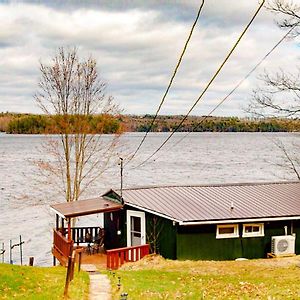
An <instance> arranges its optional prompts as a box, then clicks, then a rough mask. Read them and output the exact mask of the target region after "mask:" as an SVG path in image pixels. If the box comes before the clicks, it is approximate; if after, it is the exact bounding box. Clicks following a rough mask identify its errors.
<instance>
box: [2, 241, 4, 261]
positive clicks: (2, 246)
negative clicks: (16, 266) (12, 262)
mask: <svg viewBox="0 0 300 300" xmlns="http://www.w3.org/2000/svg"><path fill="white" fill-rule="evenodd" d="M4 253H5V249H4V243H2V263H4Z"/></svg>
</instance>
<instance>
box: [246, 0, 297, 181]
mask: <svg viewBox="0 0 300 300" xmlns="http://www.w3.org/2000/svg"><path fill="white" fill-rule="evenodd" d="M266 8H267V9H268V10H270V11H271V12H273V13H274V14H276V16H277V17H278V19H277V25H278V26H279V27H280V28H282V29H289V30H290V33H289V37H290V38H295V37H297V36H299V35H300V31H299V29H300V6H299V5H298V4H295V3H294V2H293V1H285V0H270V1H268V3H267V5H266ZM260 79H261V80H262V84H261V86H260V87H258V88H257V89H256V90H255V91H254V92H253V97H252V101H251V103H250V105H249V107H248V111H249V112H251V113H252V114H254V115H256V116H260V117H274V116H276V117H292V118H299V116H300V80H299V79H300V69H299V68H298V70H297V72H296V73H289V72H286V71H283V70H279V71H278V72H276V73H273V74H272V73H270V72H267V71H265V73H264V74H262V75H261V76H260ZM274 143H275V145H276V146H277V147H278V148H279V149H280V150H281V151H282V153H283V158H284V161H285V163H284V167H288V168H289V169H290V170H292V172H293V173H294V174H295V175H296V176H297V179H298V180H300V176H299V172H300V164H299V163H300V161H299V157H298V156H297V153H298V151H297V150H298V149H299V145H296V144H294V147H293V148H294V149H296V150H295V151H293V150H290V149H287V147H286V146H285V145H284V144H283V143H282V142H281V141H275V142H274Z"/></svg>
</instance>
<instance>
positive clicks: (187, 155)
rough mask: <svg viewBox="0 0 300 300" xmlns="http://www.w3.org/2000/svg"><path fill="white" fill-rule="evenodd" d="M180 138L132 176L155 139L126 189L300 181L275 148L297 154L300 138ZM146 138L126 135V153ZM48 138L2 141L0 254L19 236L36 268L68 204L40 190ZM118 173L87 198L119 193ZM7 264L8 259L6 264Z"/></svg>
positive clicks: (152, 137)
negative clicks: (57, 210) (55, 207)
mask: <svg viewBox="0 0 300 300" xmlns="http://www.w3.org/2000/svg"><path fill="white" fill-rule="evenodd" d="M182 135H184V133H178V134H177V135H175V136H174V138H173V139H172V140H171V141H170V143H169V144H167V145H166V146H165V148H163V149H162V151H161V152H159V153H158V155H157V156H155V157H154V160H153V159H152V160H151V161H149V163H147V164H145V165H144V166H142V167H140V168H134V166H137V165H138V164H139V163H141V162H142V161H144V160H145V159H146V158H147V157H148V156H149V155H151V154H152V153H153V151H154V150H156V148H157V147H158V146H160V144H161V143H162V141H163V140H164V139H165V138H166V137H167V134H165V133H152V134H149V135H148V137H147V139H146V142H145V143H144V144H143V146H142V148H141V149H140V152H138V154H137V156H136V158H135V159H134V160H133V161H132V163H130V164H128V165H127V166H126V168H125V171H124V186H125V187H132V186H147V185H184V184H189V185H191V184H202V183H225V182H256V181H279V180H296V177H295V175H294V174H293V172H292V171H291V170H289V169H287V168H283V167H282V166H280V164H282V163H283V162H284V160H283V155H282V153H281V151H280V150H279V149H278V148H277V147H276V146H275V145H274V144H273V143H272V141H271V140H272V139H273V140H274V139H280V140H281V141H283V142H284V143H285V144H286V145H287V147H291V143H292V142H293V141H294V142H298V141H297V140H299V134H296V133H293V134H292V133H276V134H275V133H268V134H262V133H192V134H189V135H188V137H187V138H185V139H184V140H183V141H182V142H181V143H180V144H178V145H176V146H174V145H175V144H176V141H178V140H179V139H181V137H182ZM142 136H143V135H142V134H141V133H130V134H125V135H123V137H122V142H123V144H124V148H123V150H124V149H125V150H126V151H127V152H128V151H131V152H133V151H134V150H135V148H136V147H137V145H138V143H139V142H140V140H141V138H142ZM45 138H46V137H43V136H37V135H5V134H0V215H1V218H0V248H1V247H2V242H5V244H6V249H7V245H8V243H9V240H10V239H13V242H18V239H19V235H20V234H21V235H22V237H23V239H24V240H25V245H24V256H25V262H26V263H27V262H28V257H29V256H34V257H35V262H36V264H38V265H50V264H51V263H52V257H51V254H50V253H51V252H50V250H51V240H52V226H53V222H54V215H53V214H52V213H51V212H50V210H49V203H56V202H58V201H61V200H62V199H63V197H62V196H61V195H58V194H56V193H54V192H53V189H52V188H51V186H41V185H40V184H39V181H38V180H37V179H38V178H37V177H38V172H37V169H36V167H35V165H34V163H33V161H36V160H38V159H45V157H46V156H47V154H46V153H44V152H41V151H40V150H39V149H40V145H41V143H42V141H43V140H44V139H45ZM105 138H106V139H110V138H111V137H110V136H106V137H105ZM298 143H299V142H298ZM120 155H121V156H122V150H120ZM119 173H120V172H119V166H118V165H117V164H116V165H115V166H114V167H113V168H111V169H109V170H108V171H107V172H106V173H105V174H104V175H103V176H102V178H100V179H99V181H98V182H97V183H96V184H95V185H94V186H93V187H92V188H91V189H90V190H89V193H88V194H86V195H85V196H86V197H89V196H97V195H99V194H101V193H103V192H105V191H106V190H108V189H109V188H119V182H120V178H119ZM79 222H80V223H81V224H91V223H90V222H95V223H98V224H100V223H101V216H94V217H93V221H90V219H89V217H85V218H82V219H80V221H79ZM18 251H19V249H18V248H17V247H16V249H13V259H14V261H15V263H19V253H18ZM7 253H8V249H7ZM8 259H9V258H8V254H6V256H5V261H7V262H8Z"/></svg>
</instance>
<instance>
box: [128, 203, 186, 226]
mask: <svg viewBox="0 0 300 300" xmlns="http://www.w3.org/2000/svg"><path fill="white" fill-rule="evenodd" d="M124 204H125V205H127V206H131V207H134V208H137V209H140V210H142V211H146V212H148V213H150V214H153V215H156V216H159V217H162V218H165V219H168V220H171V221H174V222H177V223H180V222H182V221H179V220H177V219H174V218H172V217H169V216H167V215H164V214H160V213H158V212H156V211H153V210H151V209H147V208H145V207H142V206H138V205H135V204H131V203H128V202H125V203H124Z"/></svg>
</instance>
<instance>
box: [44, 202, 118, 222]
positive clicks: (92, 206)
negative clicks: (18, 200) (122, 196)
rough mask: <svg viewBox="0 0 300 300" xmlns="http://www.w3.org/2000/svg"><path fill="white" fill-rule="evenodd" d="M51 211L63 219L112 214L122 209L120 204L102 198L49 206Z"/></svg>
mask: <svg viewBox="0 0 300 300" xmlns="http://www.w3.org/2000/svg"><path fill="white" fill-rule="evenodd" d="M50 207H51V209H52V210H53V211H54V212H55V213H57V214H58V215H60V216H61V217H63V218H74V217H80V216H87V215H92V214H97V213H103V212H112V211H116V210H119V209H121V208H122V207H123V205H122V204H121V203H118V202H116V201H111V200H108V199H104V198H103V197H98V198H93V199H88V200H80V201H74V202H67V203H59V204H54V205H51V206H50Z"/></svg>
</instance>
